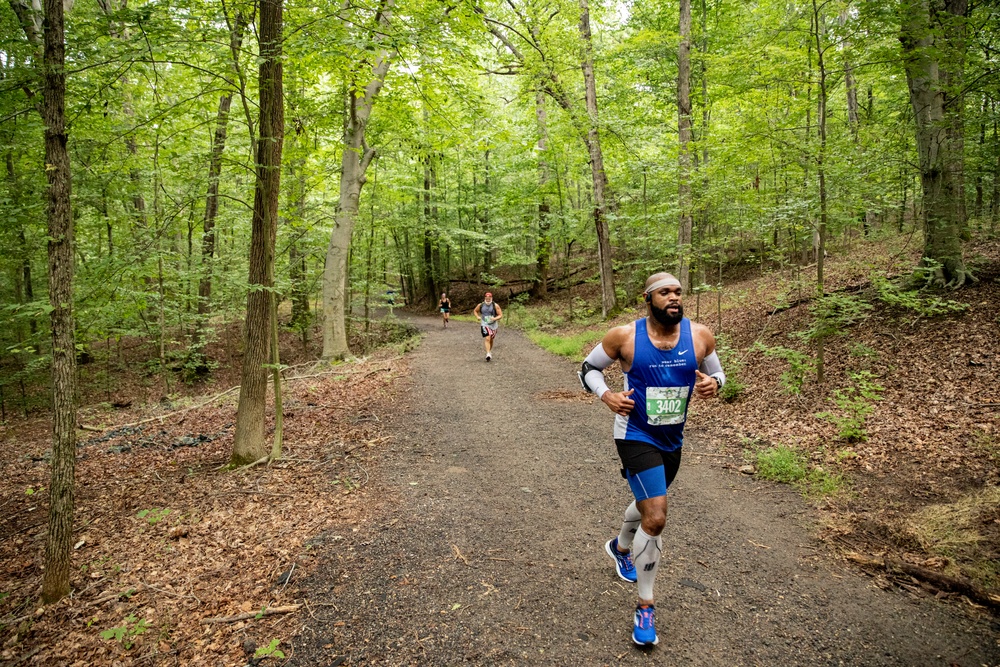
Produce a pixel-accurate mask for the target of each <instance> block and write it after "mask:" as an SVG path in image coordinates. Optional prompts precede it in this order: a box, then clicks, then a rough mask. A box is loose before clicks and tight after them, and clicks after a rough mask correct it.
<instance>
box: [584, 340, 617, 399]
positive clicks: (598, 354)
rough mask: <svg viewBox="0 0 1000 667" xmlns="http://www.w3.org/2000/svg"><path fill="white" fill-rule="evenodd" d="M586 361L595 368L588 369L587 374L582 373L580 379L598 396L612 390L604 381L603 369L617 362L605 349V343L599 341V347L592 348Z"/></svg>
mask: <svg viewBox="0 0 1000 667" xmlns="http://www.w3.org/2000/svg"><path fill="white" fill-rule="evenodd" d="M584 362H585V363H588V364H590V365H591V366H593V367H594V370H590V371H588V372H587V374H586V375H581V377H580V380H581V381H582V382H583V383H584V384H585V385H586V386H587V387H589V388H590V390H591V391H593V392H594V393H595V394H597V398H601V397H602V396H604V394H605V393H606V392H608V391H610V390H609V389H608V385H607V383H606V382H605V381H604V373H602V372H601V371H603V370H604V369H605V368H607V367H608V366H610V365H611V364H613V363H615V360H614V359H612V358H611V357H609V356H608V353H607V352H605V351H604V345H602V344H601V343H598V344H597V347H595V348H594V349H593V350H591V352H590V354H588V355H587V358H586V359H584Z"/></svg>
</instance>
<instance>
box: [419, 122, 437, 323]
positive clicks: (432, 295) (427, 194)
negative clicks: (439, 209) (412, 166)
mask: <svg viewBox="0 0 1000 667" xmlns="http://www.w3.org/2000/svg"><path fill="white" fill-rule="evenodd" d="M424 118H425V119H426V118H427V111H426V109H425V110H424ZM432 160H433V158H432V157H431V155H430V153H429V152H428V153H425V154H424V157H423V160H421V162H423V165H424V190H423V203H424V209H423V216H422V218H421V219H422V220H423V223H424V236H423V248H424V264H423V270H422V271H421V275H423V277H424V294H425V295H426V296H427V304H428V305H430V306H433V305H434V304H435V303H437V286H436V285H435V284H434V283H435V280H434V279H435V271H434V244H435V238H434V237H435V233H436V229H435V228H434V221H433V220H432V219H431V178H432V173H433V167H432V166H431V161H432Z"/></svg>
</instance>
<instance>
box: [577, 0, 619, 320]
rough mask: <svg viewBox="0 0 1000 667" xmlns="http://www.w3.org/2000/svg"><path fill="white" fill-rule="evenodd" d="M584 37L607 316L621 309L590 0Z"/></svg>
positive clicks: (583, 11) (584, 11)
mask: <svg viewBox="0 0 1000 667" xmlns="http://www.w3.org/2000/svg"><path fill="white" fill-rule="evenodd" d="M580 38H581V40H582V44H583V57H582V59H581V63H580V66H581V68H582V69H583V81H584V86H585V88H586V103H587V120H588V123H587V150H588V151H589V153H590V171H591V176H592V178H593V182H594V227H595V228H596V230H597V258H598V265H599V267H600V271H601V314H602V315H603V316H604V317H605V318H607V317H610V316H611V315H613V314H614V313H615V312H617V310H618V296H617V295H616V294H615V276H614V267H613V264H612V261H611V254H612V249H611V235H610V233H609V232H608V221H607V211H608V208H607V204H606V202H605V197H606V193H605V188H606V187H607V182H608V181H607V175H606V174H605V172H604V155H603V154H602V153H601V136H600V132H599V131H598V127H599V125H598V118H597V83H596V81H595V79H594V47H593V40H592V39H591V34H590V7H589V5H588V0H580Z"/></svg>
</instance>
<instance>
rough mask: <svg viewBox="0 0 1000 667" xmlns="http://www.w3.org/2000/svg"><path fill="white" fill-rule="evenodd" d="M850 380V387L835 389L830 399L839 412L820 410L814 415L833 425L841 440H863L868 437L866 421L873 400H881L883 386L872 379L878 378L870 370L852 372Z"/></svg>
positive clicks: (872, 406) (872, 405) (873, 407)
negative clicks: (851, 383) (852, 383)
mask: <svg viewBox="0 0 1000 667" xmlns="http://www.w3.org/2000/svg"><path fill="white" fill-rule="evenodd" d="M851 379H852V380H853V381H854V385H853V386H850V387H845V388H843V389H837V390H835V391H834V392H833V398H832V399H830V400H831V401H833V403H834V405H836V406H837V408H838V409H839V410H840V412H839V413H835V412H820V413H817V414H816V416H817V417H819V418H821V419H825V420H827V421H828V422H830V423H831V424H833V425H834V426H836V427H837V437H839V438H840V439H841V440H844V441H845V442H862V441H864V440H867V439H868V432H867V431H866V430H865V422H866V421H867V419H868V415H870V414H871V413H872V411H873V410H874V409H875V405H874V403H875V402H876V401H880V400H882V396H881V394H882V392H883V391H885V387H883V386H882V385H880V384H878V383H877V382H876V381H875V380H876V379H877V378H876V376H875V375H873V374H872V373H871V372H870V371H859V372H857V373H852V374H851Z"/></svg>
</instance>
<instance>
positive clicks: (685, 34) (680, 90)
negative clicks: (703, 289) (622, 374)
mask: <svg viewBox="0 0 1000 667" xmlns="http://www.w3.org/2000/svg"><path fill="white" fill-rule="evenodd" d="M677 138H678V141H679V143H680V145H679V147H678V155H677V176H678V183H677V206H678V208H679V209H680V219H679V220H678V224H677V274H678V275H677V279H678V280H680V281H681V286H682V287H683V288H684V290H685V291H690V289H691V256H690V255H691V239H692V236H693V226H694V217H693V215H692V213H691V152H690V151H691V0H680V46H679V47H678V49H677Z"/></svg>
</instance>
